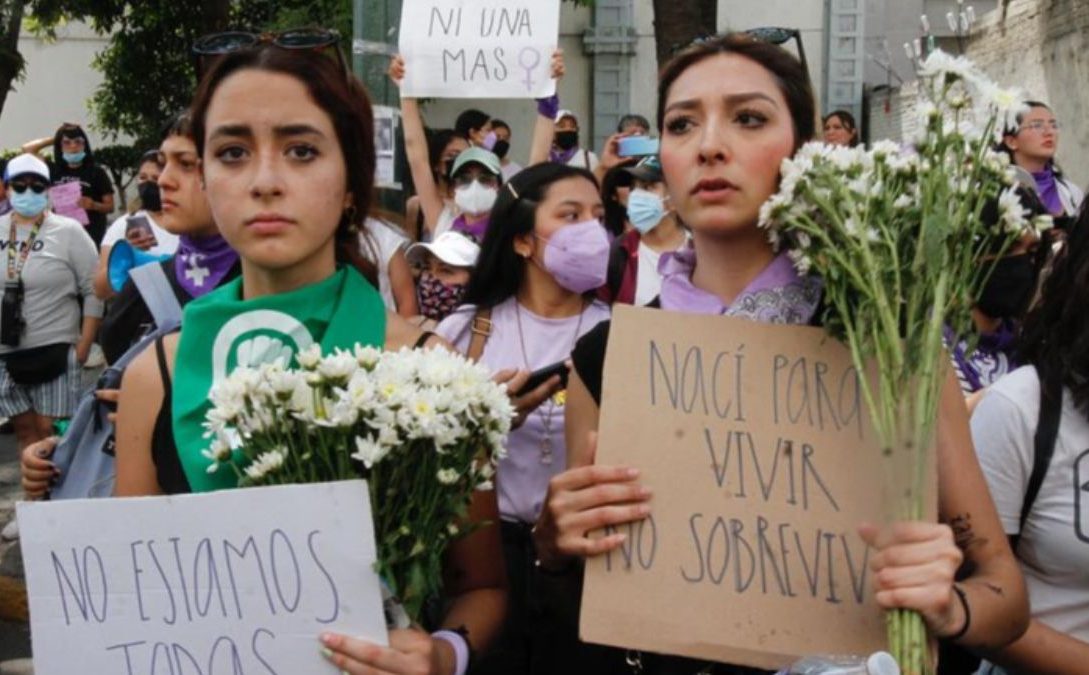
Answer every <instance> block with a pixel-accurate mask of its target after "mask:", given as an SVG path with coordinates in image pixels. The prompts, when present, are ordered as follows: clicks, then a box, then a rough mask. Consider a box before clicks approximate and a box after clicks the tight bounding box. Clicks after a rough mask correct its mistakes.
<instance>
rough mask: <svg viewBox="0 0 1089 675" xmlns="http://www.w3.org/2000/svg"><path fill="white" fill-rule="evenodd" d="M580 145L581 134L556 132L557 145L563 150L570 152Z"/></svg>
mask: <svg viewBox="0 0 1089 675" xmlns="http://www.w3.org/2000/svg"><path fill="white" fill-rule="evenodd" d="M578 144H579V132H577V131H557V132H556V145H557V147H559V148H560V149H562V150H570V149H571V148H574V147H578Z"/></svg>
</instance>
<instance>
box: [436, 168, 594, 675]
mask: <svg viewBox="0 0 1089 675" xmlns="http://www.w3.org/2000/svg"><path fill="white" fill-rule="evenodd" d="M601 211H602V206H601V198H600V197H599V196H598V191H597V184H596V182H595V181H594V178H593V175H592V174H590V173H589V172H588V171H586V170H585V169H579V168H575V167H568V166H563V165H560V164H551V163H542V164H538V165H535V166H531V167H529V168H527V169H524V170H523V171H522V172H521V173H519V174H518V175H517V176H515V177H514V178H513V179H511V181H510V182H509V183H507V184H506V185H505V186H504V187H503V188H502V189H501V190H500V193H499V199H498V201H497V202H496V203H495V207H494V208H493V209H492V215H491V226H490V227H489V228H488V231H487V235H486V236H485V238H484V242H483V245H482V246H481V252H480V257H479V258H478V261H477V266H476V269H475V270H474V271H473V273H472V276H471V277H470V279H469V286H468V288H467V289H466V291H465V296H464V299H463V300H464V302H465V303H466V304H465V305H464V306H462V307H461V308H459V309H458V310H457V311H455V312H454V313H453V314H451V315H450V316H449V317H447V318H446V319H445V320H444V321H443V322H442V323H441V324H439V327H438V328H437V329H436V330H437V332H438V333H439V335H441V336H443V337H445V338H446V339H448V340H449V341H450V342H452V343H453V344H454V345H455V346H456V347H457V348H458V349H459V350H461V351H462V352H464V353H466V354H468V355H469V357H470V358H473V359H475V360H477V361H479V362H480V363H483V364H484V365H486V366H488V367H489V368H491V369H492V370H495V371H501V370H503V369H508V368H525V369H527V370H533V371H540V370H542V369H544V368H546V367H548V366H556V368H557V369H558V370H562V371H564V373H565V372H566V366H565V363H564V362H565V361H566V360H567V357H568V355H569V354H570V351H571V348H572V347H573V346H574V344H575V341H576V340H577V339H578V337H579V336H581V335H583V334H585V333H586V332H587V331H589V330H590V329H591V328H593V327H594V326H595V325H596V324H597V323H598V322H600V321H602V320H604V319H606V318H608V316H609V310H608V308H607V307H606V306H605V305H604V304H602V303H600V302H597V301H595V300H594V299H593V298H592V294H593V291H595V290H596V289H597V287H598V286H600V285H601V283H602V282H603V281H604V278H605V266H606V263H607V257H608V247H609V242H608V238H607V237H606V235H605V231H604V228H603V227H602V225H601V223H600V221H599V218H600V217H601ZM560 382H561V375H560V374H550V375H548V376H547V377H546V379H545V381H544V382H543V383H542V384H541V385H540V386H541V387H545V388H546V389H547V390H548V391H549V392H550V393H552V394H553V396H552V398H551V399H550V400H549V401H548V402H546V403H544V404H543V405H541V406H540V407H539V408H537V409H536V410H535V411H534V412H533V413H531V414H530V415H529V416H528V417H527V419H526V421H525V424H523V425H522V426H521V427H520V428H518V429H516V430H515V431H513V432H511V435H510V437H509V440H508V443H507V456H506V457H505V458H504V459H502V460H501V461H500V462H499V467H498V470H497V474H496V485H497V489H498V492H499V516H500V518H501V528H502V535H503V550H504V552H505V554H506V555H505V558H506V562H507V576H508V579H509V582H510V588H511V596H510V597H511V607H510V615H509V618H508V620H507V625H506V627H505V631H504V633H503V636H502V638H501V639H500V640H499V642H498V644H497V645H496V647H495V650H494V652H493V654H492V655H491V656H490V657H489V658H486V659H484V660H483V661H482V662H481V665H480V668H479V671H474V672H480V673H497V674H498V673H538V672H540V673H550V672H557V670H556V668H557V667H558V665H559V664H561V663H564V662H565V661H564V659H566V658H569V657H568V655H567V654H566V649H567V646H568V644H569V643H567V642H565V641H564V640H562V639H561V638H560V637H559V636H557V635H556V634H555V632H554V630H553V627H554V625H555V622H551V621H549V617H550V616H551V612H550V610H549V608H548V606H547V598H546V597H544V596H546V595H547V592H546V591H544V590H542V588H541V586H540V584H539V583H538V581H537V580H536V579H535V578H534V576H535V575H534V570H533V560H534V558H535V555H534V552H533V549H532V544H531V540H530V535H529V531H530V527H531V524H532V523H533V522H534V521H535V520H536V519H537V514H538V513H539V512H540V508H541V503H542V500H543V499H544V495H545V490H546V488H547V485H548V481H549V479H550V478H551V477H552V476H553V475H555V474H556V473H558V472H560V471H562V470H563V468H564V464H565V462H564V460H565V449H564V440H563V439H564V431H563V426H564V415H563V410H564V395H563V392H562V391H557V390H558V389H560V388H561V385H560ZM572 637H573V636H572ZM572 641H573V639H572Z"/></svg>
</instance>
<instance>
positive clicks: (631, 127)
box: [616, 113, 650, 136]
mask: <svg viewBox="0 0 1089 675" xmlns="http://www.w3.org/2000/svg"><path fill="white" fill-rule="evenodd" d="M616 133H618V134H622V135H624V136H649V135H650V122H648V121H647V118H646V117H643V116H642V115H637V114H635V113H628V114H627V115H624V116H623V117H621V118H620V122H619V123H618V124H617V125H616Z"/></svg>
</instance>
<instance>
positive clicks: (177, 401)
mask: <svg viewBox="0 0 1089 675" xmlns="http://www.w3.org/2000/svg"><path fill="white" fill-rule="evenodd" d="M182 326H183V330H182V333H181V340H180V341H179V342H178V351H177V358H176V359H175V360H174V363H175V368H174V389H173V399H174V400H173V408H172V411H171V412H172V413H173V423H174V441H175V444H176V445H177V447H178V458H179V459H180V460H181V465H182V469H183V470H184V471H185V476H186V478H188V479H189V486H190V488H192V490H193V492H208V491H210V490H219V489H223V488H231V487H236V486H237V483H238V479H237V477H236V476H235V474H234V472H233V471H222V470H221V471H217V472H216V473H214V474H209V473H208V472H207V469H208V465H209V464H210V462H209V460H208V459H207V458H206V457H204V456H203V455H202V454H201V451H203V450H205V449H207V447H208V445H209V440H208V439H206V438H204V416H205V415H206V414H207V412H208V410H209V409H210V408H211V402H210V401H209V400H208V393H209V392H210V391H211V388H212V385H213V384H214V383H215V382H218V381H220V380H221V379H223V378H225V377H226V376H227V375H228V374H229V373H230V372H231V371H233V370H234V369H235V368H236V367H238V366H243V365H245V366H251V367H256V366H259V365H261V364H262V363H270V362H272V361H274V360H276V359H277V358H280V357H286V362H287V363H289V364H291V365H292V366H296V367H297V364H296V363H295V355H296V354H298V353H299V352H300V351H302V350H304V349H306V348H307V347H309V346H310V345H312V344H314V343H315V342H317V343H318V344H320V345H321V351H322V353H323V354H326V353H328V352H330V351H332V350H333V348H335V347H340V348H343V349H351V348H352V347H353V346H354V345H356V344H361V345H364V346H372V347H379V348H381V347H382V346H383V345H384V344H385V341H386V309H385V306H384V305H383V303H382V297H381V296H380V295H379V294H378V291H376V290H375V289H374V287H373V286H371V285H370V284H369V283H367V281H366V280H365V279H364V278H363V277H362V276H361V275H360V274H359V273H358V272H357V271H356V270H355V269H354V268H350V267H349V268H345V269H342V270H340V271H338V272H337V273H336V274H334V275H332V276H331V277H329V278H328V279H326V280H324V281H320V282H318V283H316V284H312V285H310V286H306V287H304V288H300V289H298V290H296V291H291V292H290V293H281V294H278V295H269V296H265V297H260V298H253V299H252V300H242V279H241V278H238V279H235V280H234V281H232V282H231V283H229V284H227V285H225V286H222V287H220V288H219V289H217V290H215V291H212V292H211V293H209V294H208V295H205V296H204V297H202V298H199V299H197V300H194V301H192V302H190V303H189V304H188V305H187V306H186V307H185V315H184V319H183V321H182ZM236 459H238V457H237V456H236Z"/></svg>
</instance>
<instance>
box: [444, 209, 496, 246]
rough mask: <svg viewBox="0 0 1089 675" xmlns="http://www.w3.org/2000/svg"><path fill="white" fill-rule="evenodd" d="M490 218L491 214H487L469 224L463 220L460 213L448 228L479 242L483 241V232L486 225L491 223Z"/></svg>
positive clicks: (486, 229)
mask: <svg viewBox="0 0 1089 675" xmlns="http://www.w3.org/2000/svg"><path fill="white" fill-rule="evenodd" d="M491 220H492V219H491V216H490V215H489V216H486V217H484V218H482V219H481V220H479V221H478V222H475V223H473V224H471V225H470V224H469V223H467V222H466V221H465V215H464V214H462V215H460V216H458V217H457V218H455V219H454V222H453V224H452V225H450V229H451V230H453V231H454V232H460V233H462V234H464V235H466V236H467V237H470V238H471V239H472V240H473V241H475V242H476V243H478V244H479V243H481V242H482V241H484V234H485V233H486V232H487V231H488V225H489V224H490V223H491Z"/></svg>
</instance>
